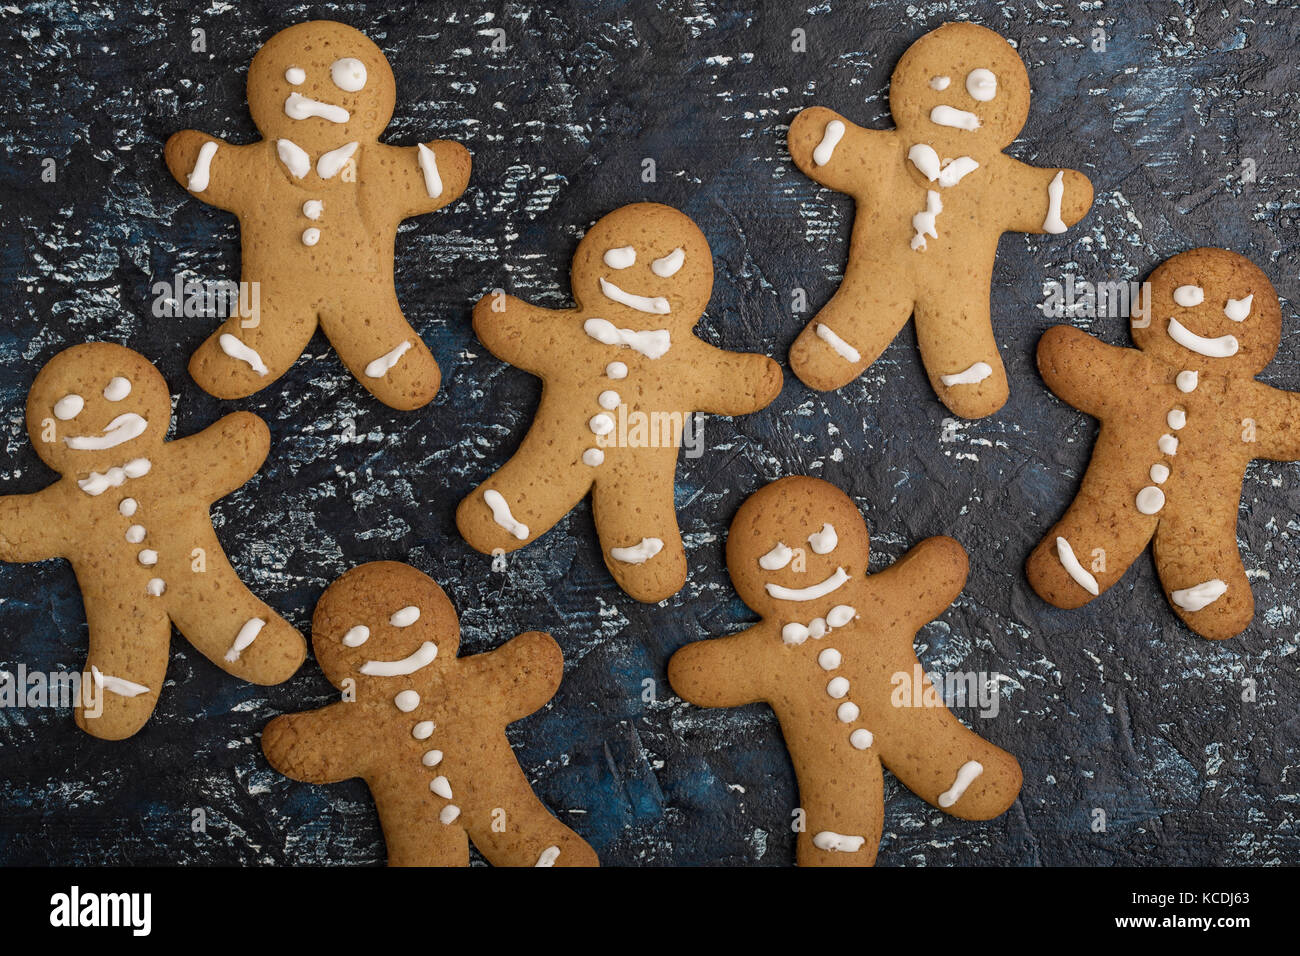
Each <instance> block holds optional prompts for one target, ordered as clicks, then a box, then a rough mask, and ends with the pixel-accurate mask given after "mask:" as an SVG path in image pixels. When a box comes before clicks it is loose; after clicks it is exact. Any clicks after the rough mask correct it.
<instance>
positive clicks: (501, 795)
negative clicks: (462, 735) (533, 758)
mask: <svg viewBox="0 0 1300 956" xmlns="http://www.w3.org/2000/svg"><path fill="white" fill-rule="evenodd" d="M504 747H505V749H506V750H507V751H509V749H510V745H509V744H508V743H504ZM497 759H498V760H509V761H511V762H512V763H513V762H514V755H513V754H512V753H505V754H503V755H501V756H500V757H498V758H497ZM480 796H482V797H485V798H486V799H487V801H488V802H489V803H491V805H492V807H491V809H490V810H489V811H488V812H486V813H484V812H479V813H477V814H474V815H473V816H472V817H471V818H469V819H466V821H465V825H466V827H467V828H468V830H469V838H470V840H472V841H473V842H474V846H476V847H477V848H478V850H479V852H480V853H482V854H483V855H484V856H485V857H487V860H488V862H489V863H491V864H492V865H493V866H510V865H511V864H513V865H515V866H519V865H521V861H523V863H522V865H527V866H599V865H600V862H599V861H598V860H597V859H596V852H595V851H594V850H592V848H591V847H590V846H588V845H587V842H586V841H585V840H583V839H582V837H580V836H578V834H576V833H574V832H573V831H572V830H570V829H569V828H568V827H566V826H565V825H564V824H563V823H561V822H560V821H559V820H557V819H556V818H555V817H554V816H552V815H551V812H550V811H549V810H547V809H546V807H545V805H544V804H543V803H542V801H540V800H538V799H537V795H536V794H534V793H533V791H532V788H531V787H530V786H529V785H528V780H527V779H526V778H525V777H524V774H523V772H522V771H521V770H519V769H517V768H516V769H515V770H513V771H510V772H505V773H502V774H501V779H500V780H494V781H493V783H492V788H491V792H490V793H486V794H482V795H480ZM498 810H499V811H500V813H496V811H498ZM494 814H495V815H494ZM494 824H495V827H494Z"/></svg>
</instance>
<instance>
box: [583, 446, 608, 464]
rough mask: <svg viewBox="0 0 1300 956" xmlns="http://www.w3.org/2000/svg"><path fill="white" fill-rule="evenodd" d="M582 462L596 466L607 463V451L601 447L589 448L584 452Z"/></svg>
mask: <svg viewBox="0 0 1300 956" xmlns="http://www.w3.org/2000/svg"><path fill="white" fill-rule="evenodd" d="M582 463H583V464H584V465H590V466H591V467H592V468H595V467H596V466H597V465H603V464H604V463H605V453H604V452H603V451H601V450H600V449H599V448H588V449H587V450H586V451H584V452H583V453H582Z"/></svg>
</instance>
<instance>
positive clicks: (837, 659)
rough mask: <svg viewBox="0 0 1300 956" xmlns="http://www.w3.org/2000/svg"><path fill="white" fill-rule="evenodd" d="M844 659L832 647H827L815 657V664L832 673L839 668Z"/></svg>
mask: <svg viewBox="0 0 1300 956" xmlns="http://www.w3.org/2000/svg"><path fill="white" fill-rule="evenodd" d="M843 660H844V658H843V656H841V654H840V652H839V651H837V650H836V649H835V648H833V647H828V648H826V650H824V651H822V652H821V653H820V654H818V655H817V663H818V664H820V665H821V667H822V670H824V671H833V670H835V668H837V667H839V666H840V664H841V663H842V662H843Z"/></svg>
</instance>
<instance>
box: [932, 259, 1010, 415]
mask: <svg viewBox="0 0 1300 956" xmlns="http://www.w3.org/2000/svg"><path fill="white" fill-rule="evenodd" d="M916 339H917V344H918V345H919V346H920V348H921V362H922V363H923V364H924V365H925V372H926V374H927V375H928V376H929V377H930V385H931V387H932V388H933V389H934V392H935V394H936V395H938V396H939V400H940V401H941V402H943V403H944V404H945V405H946V406H948V408H949V409H951V410H952V412H953V413H954V414H956V415H960V416H961V417H962V418H982V417H984V416H985V415H992V414H993V413H994V412H996V411H997V410H998V409H999V408H1001V407H1002V406H1003V405H1004V404H1006V401H1007V395H1008V394H1009V389H1008V387H1007V373H1006V370H1005V369H1004V368H1003V366H1002V356H1001V355H999V354H998V343H997V339H995V338H994V336H993V324H992V321H991V320H990V318H989V283H988V282H987V281H979V280H975V279H971V280H968V281H967V282H965V283H953V284H952V285H951V287H945V288H944V289H943V290H942V291H941V292H937V293H934V292H931V293H926V294H924V295H922V296H921V297H920V298H919V299H918V300H917V303H916Z"/></svg>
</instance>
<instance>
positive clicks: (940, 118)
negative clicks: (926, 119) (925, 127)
mask: <svg viewBox="0 0 1300 956" xmlns="http://www.w3.org/2000/svg"><path fill="white" fill-rule="evenodd" d="M930 122H931V123H933V124H934V125H935V126H951V127H952V128H953V129H964V130H966V131H968V132H969V131H971V130H977V129H979V128H980V118H979V117H978V116H976V115H975V114H974V113H969V112H967V111H966V110H958V109H953V108H952V107H951V106H936V107H935V108H934V109H932V110H930Z"/></svg>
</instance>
